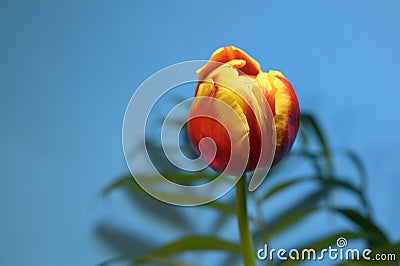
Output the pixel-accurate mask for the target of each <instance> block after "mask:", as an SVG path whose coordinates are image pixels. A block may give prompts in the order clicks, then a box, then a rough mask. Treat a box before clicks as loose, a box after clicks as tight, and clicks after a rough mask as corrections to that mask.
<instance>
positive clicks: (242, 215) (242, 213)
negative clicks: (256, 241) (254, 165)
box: [236, 175, 256, 266]
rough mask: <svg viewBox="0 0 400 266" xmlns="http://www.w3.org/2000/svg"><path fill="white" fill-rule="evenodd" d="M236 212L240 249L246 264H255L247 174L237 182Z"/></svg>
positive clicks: (253, 265) (249, 265)
mask: <svg viewBox="0 0 400 266" xmlns="http://www.w3.org/2000/svg"><path fill="white" fill-rule="evenodd" d="M236 214H237V219H238V224H239V233H240V249H241V251H242V257H243V262H244V265H245V266H255V265H256V261H255V254H254V248H253V239H252V237H251V232H250V228H249V218H248V215H247V205H246V176H245V175H243V176H242V177H241V178H240V179H239V181H238V183H237V184H236Z"/></svg>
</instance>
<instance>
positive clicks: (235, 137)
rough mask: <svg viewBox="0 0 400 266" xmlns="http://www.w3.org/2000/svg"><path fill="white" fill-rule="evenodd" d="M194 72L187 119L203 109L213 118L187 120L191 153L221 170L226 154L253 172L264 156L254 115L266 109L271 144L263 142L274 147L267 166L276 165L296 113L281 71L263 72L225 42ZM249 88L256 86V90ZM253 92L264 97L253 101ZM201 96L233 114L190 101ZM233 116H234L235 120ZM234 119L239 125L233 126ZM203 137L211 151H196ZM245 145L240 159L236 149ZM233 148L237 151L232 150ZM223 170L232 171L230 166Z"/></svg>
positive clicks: (296, 125)
mask: <svg viewBox="0 0 400 266" xmlns="http://www.w3.org/2000/svg"><path fill="white" fill-rule="evenodd" d="M216 62H218V64H217V63H216ZM235 70H236V71H235ZM197 75H198V80H199V82H198V84H197V87H196V91H195V101H194V103H193V104H192V106H191V110H190V113H189V117H190V114H193V113H196V112H197V111H198V110H200V109H205V110H206V111H210V112H212V115H213V118H210V117H195V118H193V119H189V121H188V134H189V139H190V142H191V144H192V146H193V147H194V149H195V151H196V152H197V153H198V154H199V155H200V156H201V157H202V158H203V159H204V160H205V161H206V162H208V163H209V165H210V167H211V168H213V169H214V170H215V171H217V172H220V173H221V172H223V171H224V170H225V168H226V167H227V165H228V162H229V160H230V159H231V158H236V160H237V162H235V163H233V165H236V164H237V163H239V161H240V160H245V169H244V170H245V171H253V170H255V169H256V168H257V167H258V166H260V165H262V163H263V162H262V160H264V159H263V158H262V157H261V153H262V151H261V147H262V145H261V134H260V132H261V129H263V128H262V127H263V126H265V125H264V124H263V123H262V121H260V114H261V113H262V109H263V108H269V110H270V112H272V115H273V119H274V125H275V136H274V137H275V139H274V143H269V144H268V143H267V144H266V145H267V146H268V145H275V147H274V151H275V152H274V154H273V155H272V156H274V157H273V161H272V165H276V164H277V163H278V162H279V161H280V160H281V159H282V158H283V157H284V156H285V155H286V154H287V153H288V152H289V151H290V149H291V147H292V145H293V142H294V140H295V138H296V135H297V131H298V128H299V122H300V111H299V104H298V101H297V97H296V94H295V92H294V90H293V87H292V85H291V84H290V83H289V81H288V80H287V79H286V78H285V77H284V76H283V74H282V73H281V72H279V71H274V70H270V71H268V72H263V71H261V69H260V64H259V63H258V62H257V61H255V60H254V59H253V58H252V57H250V56H249V55H248V54H246V53H245V52H244V51H242V50H241V49H239V48H236V47H233V46H228V47H222V48H219V49H217V50H216V51H215V52H214V53H213V54H212V56H211V58H210V61H209V63H207V64H206V65H205V66H204V67H202V68H201V69H199V70H198V71H197ZM255 88H256V90H258V92H256V93H255V92H254V90H255ZM250 90H252V93H250ZM257 93H258V94H257ZM255 95H256V96H255ZM257 95H259V96H258V97H259V98H261V97H262V96H263V97H265V98H264V99H265V100H264V102H262V101H259V99H255V97H256V98H257ZM202 96H206V97H209V98H212V99H215V100H218V101H221V102H223V103H224V104H226V105H228V106H229V107H230V108H231V109H232V110H233V111H234V114H230V115H228V114H227V113H226V112H225V111H224V112H223V111H221V109H220V108H219V107H215V106H214V105H212V104H209V103H206V102H204V101H203V102H201V103H200V102H199V103H196V98H200V97H202ZM260 103H262V104H264V105H268V106H262V104H261V105H260ZM203 112H204V111H203ZM235 115H236V116H237V117H238V119H236V120H235V119H234V116H235ZM238 120H240V121H241V123H242V125H236V124H235V123H237V121H238ZM234 121H236V122H234ZM232 124H233V125H232ZM226 125H230V127H231V128H233V132H232V130H231V131H230V132H228V130H227V128H226ZM204 138H211V139H212V140H213V141H214V143H215V146H216V147H214V148H215V149H216V151H212V152H207V149H203V150H202V147H201V141H202V139H204ZM264 145H265V144H264ZM246 146H248V147H246ZM263 147H264V146H263ZM246 148H247V149H248V150H249V152H248V155H247V157H246V156H245V155H243V158H242V157H241V155H240V152H237V151H242V150H245V149H246ZM235 150H236V153H239V154H232V153H235ZM260 160H261V162H260ZM228 173H231V174H236V170H235V169H233V170H232V171H228Z"/></svg>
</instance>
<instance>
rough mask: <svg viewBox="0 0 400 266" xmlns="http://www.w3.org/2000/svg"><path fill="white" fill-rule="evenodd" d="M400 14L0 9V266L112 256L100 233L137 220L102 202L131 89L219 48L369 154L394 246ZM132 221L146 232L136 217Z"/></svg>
mask: <svg viewBox="0 0 400 266" xmlns="http://www.w3.org/2000/svg"><path fill="white" fill-rule="evenodd" d="M399 8H400V2H399V1H396V0H393V1H388V0H383V1H365V0H363V1H348V0H347V1H344V0H336V1H320V0H318V1H317V0H316V1H259V2H254V1H249V2H246V3H245V2H243V1H240V2H239V1H237V2H234V1H221V2H218V3H217V1H176V2H173V3H172V2H170V1H141V2H139V1H122V0H121V1H104V0H97V1H75V0H70V1H45V0H43V1H40V0H39V1H18V0H16V1H4V0H3V1H1V2H0V33H1V34H0V125H1V131H0V151H1V155H0V156H1V157H0V265H18V266H19V265H93V264H95V263H97V262H99V261H102V260H104V259H105V258H109V257H110V256H113V255H116V254H115V253H114V252H113V251H112V250H110V249H108V248H107V247H106V246H105V245H104V244H103V243H101V242H100V241H99V240H98V238H96V235H95V234H94V233H93V227H94V226H95V225H96V223H97V222H98V221H99V219H104V218H106V219H109V220H122V221H125V222H124V223H126V224H129V223H130V222H132V219H131V218H128V217H130V216H128V212H129V215H130V213H131V211H132V210H131V209H130V208H127V207H126V206H124V205H123V204H122V203H123V200H124V199H123V198H122V197H119V196H118V195H117V196H115V197H112V198H111V199H108V200H103V199H102V198H101V197H100V196H99V191H100V190H101V189H102V188H103V187H104V186H105V185H107V184H108V183H110V182H111V181H112V180H114V179H115V178H116V176H118V175H119V174H122V173H125V172H126V171H127V168H126V165H125V163H124V160H123V153H122V146H121V126H122V119H123V115H124V111H125V107H126V105H127V103H128V101H129V99H130V97H131V95H132V93H133V92H134V90H135V88H137V87H138V86H139V85H140V83H141V82H143V81H144V80H145V79H146V78H147V77H148V76H149V75H151V74H153V73H154V72H155V71H157V70H160V69H161V68H164V67H166V66H168V65H170V64H173V63H178V62H182V61H185V60H193V59H207V58H208V57H209V55H210V54H211V53H212V51H214V50H215V49H216V48H218V47H220V46H224V45H236V46H238V47H241V48H242V49H244V50H245V51H247V52H248V53H249V54H251V55H253V56H254V57H255V58H256V59H257V60H258V61H259V62H260V63H261V66H262V68H263V69H264V70H267V69H278V70H281V71H282V72H284V74H285V75H286V77H287V78H288V79H289V80H290V81H291V83H292V85H293V86H294V88H295V89H296V92H297V95H298V98H299V102H300V105H301V108H302V109H303V110H309V111H312V112H314V113H315V114H316V115H317V118H318V119H319V120H320V121H321V123H322V125H323V127H324V130H325V132H326V133H327V135H328V137H329V139H330V141H331V144H332V146H333V147H336V148H343V147H346V148H351V149H353V150H355V151H356V152H357V153H358V154H359V155H360V156H361V157H362V159H363V160H364V162H365V163H366V166H367V169H368V174H369V184H368V197H369V199H370V200H371V203H372V207H373V210H374V216H375V218H376V220H377V222H378V224H379V225H381V226H382V227H383V228H384V230H385V232H387V233H388V234H389V235H390V236H391V238H392V239H399V238H400V228H399V226H398V225H399V223H400V212H399V210H398V206H397V202H398V200H399V192H398V191H399V186H400V179H399V170H398V164H399V163H398V162H399V158H400V142H399V139H398V138H399V136H400V126H399V122H398V120H399V118H398V116H399V111H398V108H399V104H398V101H399V99H400V90H399V85H398V84H399V83H398V77H399V75H398V71H399V62H400V52H399V47H400V35H399V28H400V16H399V15H398V13H399V10H400V9H399ZM134 219H135V220H134V221H135V226H137V227H146V226H150V225H151V224H152V221H151V220H149V219H148V218H144V217H143V216H141V214H140V212H137V213H136V216H135V218H134ZM156 231H157V230H156ZM172 236H173V234H172V235H171V238H172Z"/></svg>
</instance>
